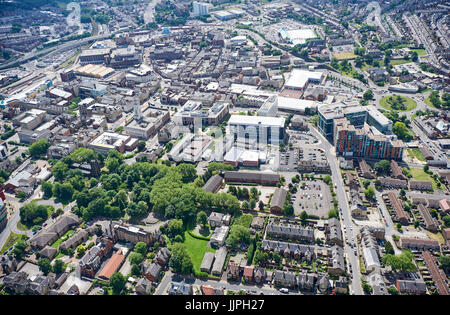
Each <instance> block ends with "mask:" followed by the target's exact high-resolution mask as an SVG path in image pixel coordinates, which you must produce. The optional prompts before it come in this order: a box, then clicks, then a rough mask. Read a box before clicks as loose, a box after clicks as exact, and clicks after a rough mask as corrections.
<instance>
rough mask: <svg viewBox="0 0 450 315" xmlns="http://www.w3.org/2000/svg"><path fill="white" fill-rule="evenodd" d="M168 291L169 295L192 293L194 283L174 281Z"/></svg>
mask: <svg viewBox="0 0 450 315" xmlns="http://www.w3.org/2000/svg"><path fill="white" fill-rule="evenodd" d="M167 293H168V294H169V295H192V285H190V284H187V283H184V282H180V283H177V282H172V283H171V284H170V287H169V289H168V290H167Z"/></svg>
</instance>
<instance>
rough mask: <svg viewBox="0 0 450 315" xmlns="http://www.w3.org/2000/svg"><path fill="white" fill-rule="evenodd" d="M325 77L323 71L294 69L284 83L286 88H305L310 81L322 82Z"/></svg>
mask: <svg viewBox="0 0 450 315" xmlns="http://www.w3.org/2000/svg"><path fill="white" fill-rule="evenodd" d="M323 78H324V73H323V72H319V71H308V70H301V69H293V70H292V71H291V74H290V76H289V79H288V80H287V81H286V83H285V84H284V88H286V89H292V90H305V88H306V87H307V86H308V83H310V82H314V83H321V82H322V80H323Z"/></svg>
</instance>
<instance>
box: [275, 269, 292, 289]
mask: <svg viewBox="0 0 450 315" xmlns="http://www.w3.org/2000/svg"><path fill="white" fill-rule="evenodd" d="M273 281H274V284H275V285H276V286H280V287H288V288H294V287H295V286H296V284H297V281H296V279H295V273H293V272H289V271H280V270H275V271H274V274H273Z"/></svg>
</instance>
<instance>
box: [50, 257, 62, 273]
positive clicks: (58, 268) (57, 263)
mask: <svg viewBox="0 0 450 315" xmlns="http://www.w3.org/2000/svg"><path fill="white" fill-rule="evenodd" d="M52 270H53V272H54V273H56V274H60V273H61V272H63V271H64V262H63V261H62V260H61V259H56V260H55V262H54V263H53V267H52Z"/></svg>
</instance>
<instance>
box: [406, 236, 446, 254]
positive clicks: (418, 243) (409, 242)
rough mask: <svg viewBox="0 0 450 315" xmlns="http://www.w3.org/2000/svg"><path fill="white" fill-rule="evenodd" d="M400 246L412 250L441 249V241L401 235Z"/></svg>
mask: <svg viewBox="0 0 450 315" xmlns="http://www.w3.org/2000/svg"><path fill="white" fill-rule="evenodd" d="M400 246H401V247H402V248H406V249H411V250H428V251H439V250H440V246H439V242H438V241H435V240H428V239H422V238H411V237H400Z"/></svg>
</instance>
